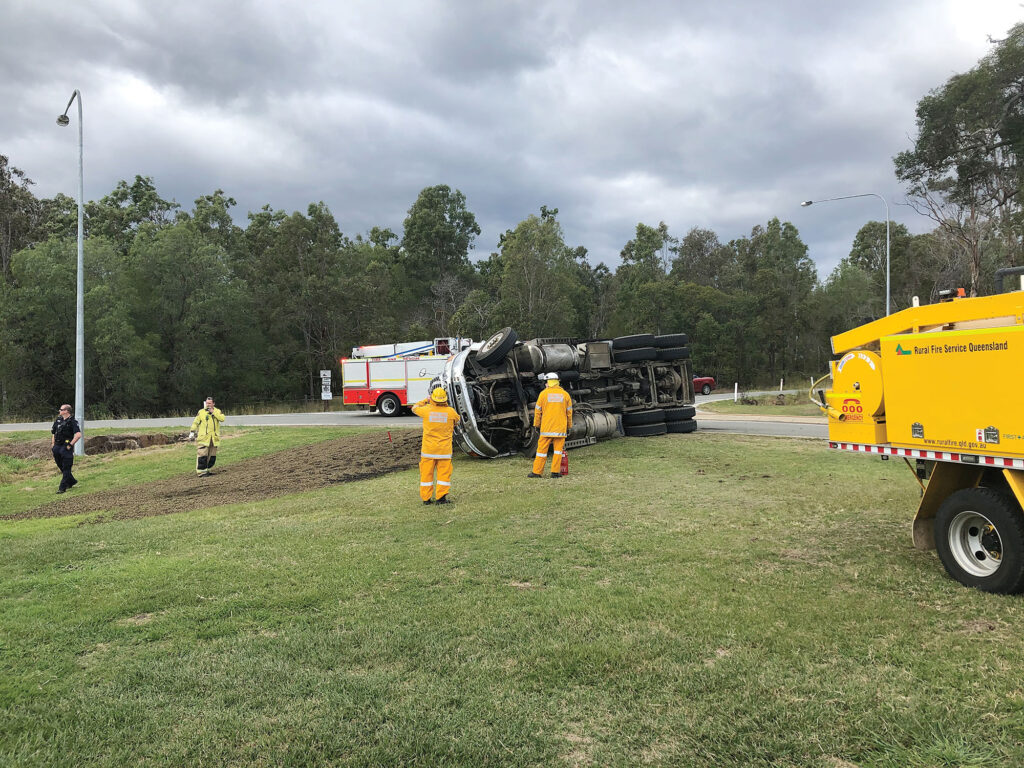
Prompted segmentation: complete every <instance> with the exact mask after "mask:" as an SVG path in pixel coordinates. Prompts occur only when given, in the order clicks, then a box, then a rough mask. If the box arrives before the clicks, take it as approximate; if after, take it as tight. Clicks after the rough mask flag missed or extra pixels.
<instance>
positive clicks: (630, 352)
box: [612, 347, 658, 363]
mask: <svg viewBox="0 0 1024 768" xmlns="http://www.w3.org/2000/svg"><path fill="white" fill-rule="evenodd" d="M612 357H613V358H614V360H615V362H616V363H644V362H647V361H648V360H656V359H657V357H658V350H656V349H655V348H654V347H637V348H636V349H624V350H621V351H617V352H613V353H612Z"/></svg>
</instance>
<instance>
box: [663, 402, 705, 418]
mask: <svg viewBox="0 0 1024 768" xmlns="http://www.w3.org/2000/svg"><path fill="white" fill-rule="evenodd" d="M696 414H697V409H696V408H694V407H693V406H692V405H684V406H683V407H682V408H666V409H665V421H666V422H669V421H686V420H687V419H692V418H693V417H694V416H695V415H696Z"/></svg>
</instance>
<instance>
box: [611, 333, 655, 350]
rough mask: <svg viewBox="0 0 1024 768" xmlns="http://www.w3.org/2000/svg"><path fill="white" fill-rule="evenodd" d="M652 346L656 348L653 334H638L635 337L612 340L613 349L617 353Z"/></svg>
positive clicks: (620, 337)
mask: <svg viewBox="0 0 1024 768" xmlns="http://www.w3.org/2000/svg"><path fill="white" fill-rule="evenodd" d="M652 346H654V334H653V333H638V334H636V335H634V336H619V337H618V338H617V339H612V349H614V350H616V351H618V350H623V349H636V348H637V347H652Z"/></svg>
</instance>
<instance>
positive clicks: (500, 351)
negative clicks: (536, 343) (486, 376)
mask: <svg viewBox="0 0 1024 768" xmlns="http://www.w3.org/2000/svg"><path fill="white" fill-rule="evenodd" d="M499 337H500V338H499ZM492 340H493V341H494V346H493V347H492V348H491V349H488V350H487V351H486V352H485V351H484V349H480V351H479V352H477V353H476V361H477V363H478V364H479V365H482V366H483V367H484V368H489V367H490V366H492V365H495V364H496V363H500V362H501V361H502V360H504V359H505V357H506V356H507V355H508V353H509V352H511V351H512V347H514V346H515V345H516V341H518V340H519V337H518V336H516V332H515V331H513V330H512V328H511V327H509V328H502V329H501V330H500V331H498V332H497V333H496V334H494V335H493V336H491V337H490V338H489V339H488V340H487V341H485V342H484V347H486V346H487V345H488V344H490V343H491V341H492Z"/></svg>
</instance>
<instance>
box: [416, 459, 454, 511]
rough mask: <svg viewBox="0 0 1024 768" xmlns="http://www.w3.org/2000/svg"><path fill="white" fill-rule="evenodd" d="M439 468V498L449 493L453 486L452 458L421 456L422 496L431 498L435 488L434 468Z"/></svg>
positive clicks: (427, 498) (425, 499)
mask: <svg viewBox="0 0 1024 768" xmlns="http://www.w3.org/2000/svg"><path fill="white" fill-rule="evenodd" d="M435 469H436V470H437V498H439V499H442V498H444V497H445V496H447V495H448V491H449V490H451V486H452V460H451V459H428V458H425V457H420V498H421V499H423V500H424V501H429V500H430V494H431V492H432V491H433V490H434V470H435Z"/></svg>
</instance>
